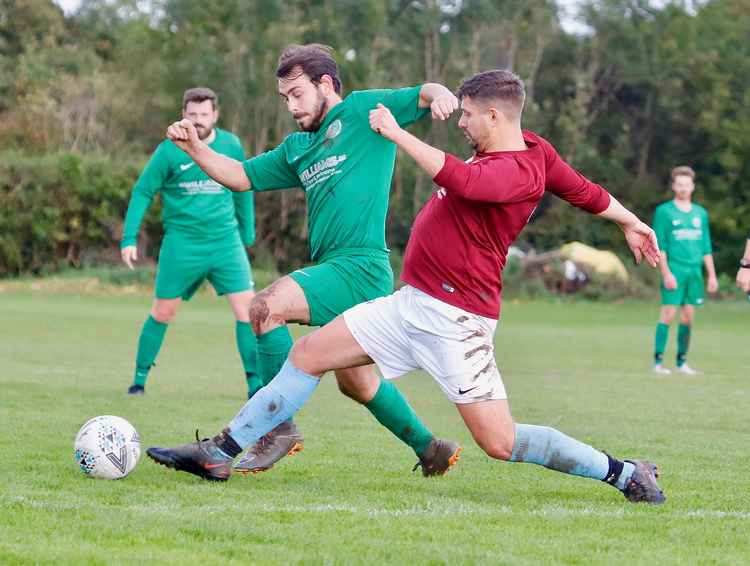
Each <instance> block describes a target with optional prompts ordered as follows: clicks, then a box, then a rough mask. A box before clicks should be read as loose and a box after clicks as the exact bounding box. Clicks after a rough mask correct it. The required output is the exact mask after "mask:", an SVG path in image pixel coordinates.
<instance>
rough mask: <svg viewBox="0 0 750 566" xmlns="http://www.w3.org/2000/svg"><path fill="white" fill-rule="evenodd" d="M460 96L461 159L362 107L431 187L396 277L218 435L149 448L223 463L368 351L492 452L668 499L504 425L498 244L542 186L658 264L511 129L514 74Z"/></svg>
mask: <svg viewBox="0 0 750 566" xmlns="http://www.w3.org/2000/svg"><path fill="white" fill-rule="evenodd" d="M458 96H459V98H460V99H461V108H462V111H463V113H462V115H461V119H460V120H459V123H458V125H459V127H460V128H461V129H462V130H463V131H464V134H465V135H466V138H467V139H468V140H469V142H470V143H471V145H472V146H473V147H474V151H475V153H474V155H473V156H472V158H471V159H470V160H469V161H468V162H464V161H461V160H459V159H457V158H456V157H454V156H452V155H450V154H447V153H444V152H443V151H441V150H439V149H436V148H433V147H431V146H430V145H428V144H426V143H424V142H423V141H421V140H419V139H418V138H416V137H414V136H412V135H411V134H409V133H408V132H406V131H405V130H403V129H402V128H401V127H400V126H399V125H398V124H397V123H396V121H395V120H394V118H393V116H392V115H391V113H390V111H389V110H388V109H387V108H386V107H384V106H382V105H380V104H379V105H378V107H377V108H376V109H373V110H372V111H371V113H370V125H371V127H372V128H373V129H374V130H375V131H377V132H378V133H379V134H381V135H382V136H384V137H386V138H388V139H389V140H391V141H393V142H394V143H396V144H397V145H398V146H399V147H400V148H401V149H402V150H404V151H405V152H406V153H407V154H409V155H410V156H411V157H412V158H413V159H414V160H415V161H416V162H417V163H418V165H419V166H420V167H421V168H422V169H424V170H425V171H426V172H427V173H428V174H429V175H430V176H431V177H432V178H433V179H434V181H435V184H436V185H437V190H436V191H435V192H434V193H433V195H432V197H431V198H430V200H429V201H428V202H427V204H426V205H425V206H424V208H423V209H422V210H421V211H420V213H419V215H418V216H417V218H416V220H415V222H414V226H413V228H412V233H411V237H410V239H409V244H408V247H407V250H406V257H405V258H404V270H403V274H402V280H403V282H404V283H405V286H404V287H402V288H401V289H400V290H398V291H396V292H395V293H393V294H392V295H389V296H387V297H382V298H379V299H376V300H374V301H370V302H367V303H363V304H360V305H357V306H355V307H353V308H351V309H349V310H347V311H346V312H345V313H344V314H343V315H341V316H339V317H338V318H336V319H335V320H334V321H332V322H331V323H329V324H327V325H326V326H324V327H323V328H320V329H318V330H316V331H315V332H313V333H311V334H308V335H307V336H305V337H303V338H301V339H300V340H298V341H297V342H296V343H295V345H294V347H293V349H292V351H291V353H290V355H289V358H288V360H287V362H286V364H285V366H284V367H283V368H282V370H281V372H280V373H279V374H278V375H277V376H276V377H275V378H274V380H273V381H272V382H271V383H269V385H268V386H266V387H265V388H264V389H262V390H261V391H260V392H259V393H257V394H256V396H255V397H254V398H253V399H251V400H250V401H248V403H247V404H246V405H245V407H243V409H242V410H241V411H240V413H239V414H238V415H237V416H236V417H235V419H234V420H233V421H232V423H230V425H229V427H228V428H227V429H225V430H224V431H223V432H222V433H221V434H219V435H218V436H216V437H214V438H213V439H210V440H204V441H201V442H198V443H193V444H188V445H184V446H181V447H178V448H174V449H164V448H152V449H149V455H150V456H151V457H152V458H154V459H156V460H157V461H159V462H161V463H164V464H167V465H170V466H171V467H176V468H177V469H182V470H185V471H189V472H191V473H196V474H198V475H203V474H202V473H201V469H203V470H207V469H209V468H211V469H214V468H216V467H219V466H222V465H223V464H222V462H228V463H227V464H225V465H226V466H227V469H229V468H228V466H229V465H230V463H231V460H232V458H233V457H234V456H236V455H237V454H238V453H239V451H240V450H241V449H242V448H243V447H242V446H239V445H238V444H237V442H236V441H235V439H234V438H233V436H232V433H233V431H237V430H238V429H240V428H242V436H243V437H245V436H246V435H247V434H248V432H250V431H252V433H253V434H255V435H262V434H264V433H265V431H266V430H269V429H270V428H272V427H273V426H276V424H278V423H279V422H282V421H283V420H285V419H287V418H288V417H289V416H290V415H291V414H293V413H294V412H296V411H297V410H299V408H300V407H301V406H302V405H303V404H304V403H305V402H306V401H307V399H308V398H309V397H310V395H312V393H313V391H314V390H315V387H316V386H317V384H318V381H319V379H320V377H321V376H322V375H323V374H324V373H325V372H326V371H329V370H335V369H339V368H347V367H355V366H359V365H365V364H370V363H372V362H375V363H376V364H377V365H378V367H379V368H380V370H381V371H382V373H383V375H384V377H385V378H387V379H393V378H396V377H399V376H401V375H403V374H405V373H407V372H409V371H411V370H415V369H419V368H421V369H424V370H426V371H427V372H429V373H430V374H431V375H432V376H433V377H434V378H435V380H436V381H437V382H438V384H439V385H440V387H441V388H442V390H443V392H444V393H445V394H446V396H447V397H448V398H449V399H450V400H451V401H452V402H453V403H455V404H456V407H457V408H458V411H459V413H460V414H461V416H462V417H463V419H464V422H465V423H466V425H467V427H468V428H469V430H470V431H471V433H472V435H473V437H474V440H475V441H476V442H477V444H478V445H479V446H480V447H481V448H482V449H483V450H484V451H485V452H486V453H487V454H488V455H489V456H491V457H493V458H497V459H499V460H508V461H511V462H528V463H534V464H539V465H542V466H545V467H547V468H550V469H553V470H557V471H560V472H564V473H568V474H573V475H578V476H584V477H589V478H593V479H599V480H602V481H604V482H606V483H609V484H611V485H613V486H615V487H617V488H618V489H619V490H620V491H622V493H623V494H624V495H625V497H626V498H627V499H628V500H630V501H633V502H640V501H645V502H649V503H662V502H664V500H665V497H664V494H663V492H662V491H661V489H660V488H659V486H658V484H657V482H656V479H657V477H658V474H657V468H656V466H655V465H653V464H651V463H650V462H647V461H643V460H632V461H631V460H625V461H621V460H617V459H615V458H613V457H612V456H610V455H608V454H606V453H604V452H601V451H599V450H596V449H594V448H593V447H591V446H589V445H587V444H584V443H582V442H579V441H577V440H575V439H573V438H570V437H569V436H566V435H565V434H563V433H561V432H559V431H557V430H555V429H552V428H549V427H545V426H535V425H525V424H516V423H514V422H513V417H512V416H511V413H510V407H509V405H508V401H507V396H506V393H505V387H504V386H503V382H502V379H501V377H500V372H499V371H498V369H497V366H496V364H495V358H494V352H493V334H494V331H495V327H496V325H497V320H498V317H499V314H500V294H501V288H502V279H501V272H502V269H503V266H504V265H505V260H506V255H507V251H508V247H509V246H510V244H511V243H512V242H513V240H514V239H515V238H516V236H517V235H518V233H519V232H520V231H521V230H522V229H523V227H524V226H525V225H526V223H527V222H528V219H529V216H530V215H531V213H532V212H533V211H534V208H535V207H536V206H537V204H538V203H539V200H540V199H541V198H542V195H543V194H544V191H545V190H549V191H550V192H552V193H554V194H555V195H557V196H558V197H560V198H562V199H564V200H566V201H568V202H570V203H571V204H573V205H574V206H577V207H579V208H582V209H584V210H586V211H587V212H590V213H593V214H597V215H599V216H601V217H603V218H605V219H608V220H612V221H614V222H616V223H617V224H618V225H619V226H620V227H621V228H622V230H623V233H624V235H625V239H626V241H627V243H628V245H629V246H630V248H631V250H632V251H633V254H634V255H635V258H636V261H640V260H641V258H643V257H645V258H646V259H647V261H648V262H649V263H650V264H651V265H652V266H655V265H656V264H657V262H658V258H659V250H658V246H657V243H656V237H655V235H654V232H653V230H651V228H649V227H648V226H647V225H646V224H644V223H643V222H641V221H640V220H639V219H638V218H637V217H636V216H635V215H634V214H633V213H632V212H630V211H628V210H627V209H625V208H624V207H623V206H622V205H621V204H620V203H619V202H617V200H615V199H614V198H613V197H612V196H611V195H610V194H609V193H608V192H607V191H605V190H604V189H603V188H602V187H600V186H599V185H597V184H595V183H593V182H591V181H589V180H588V179H586V178H585V177H584V176H583V175H581V174H580V173H578V172H576V171H575V170H573V169H572V168H571V167H570V166H569V165H568V164H567V163H565V161H563V160H562V159H561V158H560V156H559V155H558V154H557V152H556V151H555V149H554V148H553V147H552V145H551V144H550V143H549V142H548V141H547V140H545V139H544V138H542V137H540V136H538V135H536V134H534V133H532V132H529V131H526V130H522V129H521V113H522V109H523V102H524V97H525V93H524V87H523V82H522V81H521V80H520V79H519V78H518V77H517V76H516V75H514V74H513V73H511V72H509V71H487V72H484V73H480V74H478V75H475V76H474V77H472V78H470V79H468V80H467V81H465V82H464V83H463V84H462V85H461V87H460V88H459V91H458ZM237 436H240V435H239V434H238V435H237ZM152 451H153V453H152ZM196 470H197V471H196Z"/></svg>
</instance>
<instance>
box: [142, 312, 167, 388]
mask: <svg viewBox="0 0 750 566" xmlns="http://www.w3.org/2000/svg"><path fill="white" fill-rule="evenodd" d="M167 326H168V325H167V324H165V323H163V322H159V321H158V320H156V319H155V318H154V317H152V316H151V315H149V317H148V318H147V319H146V322H145V323H144V324H143V328H142V329H141V335H140V337H139V338H138V353H137V354H136V356H135V376H134V377H133V385H140V386H141V387H143V386H145V385H146V380H147V379H148V372H149V370H150V369H151V366H153V365H154V361H155V360H156V356H157V355H158V354H159V350H160V349H161V343H162V342H163V341H164V334H165V333H166V332H167Z"/></svg>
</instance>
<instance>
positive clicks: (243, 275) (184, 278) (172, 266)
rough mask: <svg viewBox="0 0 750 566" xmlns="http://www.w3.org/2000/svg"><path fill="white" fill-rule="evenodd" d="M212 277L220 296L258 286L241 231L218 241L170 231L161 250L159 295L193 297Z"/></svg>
mask: <svg viewBox="0 0 750 566" xmlns="http://www.w3.org/2000/svg"><path fill="white" fill-rule="evenodd" d="M206 279H208V281H209V282H210V283H211V285H212V286H213V288H214V289H216V292H217V293H218V294H219V295H226V294H229V293H239V292H241V291H251V290H252V289H253V288H254V283H253V275H252V271H251V269H250V262H249V261H248V259H247V252H246V251H245V246H243V245H242V240H241V239H240V235H239V233H238V232H236V231H235V232H233V233H231V234H229V235H227V236H226V237H223V238H218V239H216V240H195V239H190V238H189V237H188V236H186V235H184V234H169V233H168V234H166V235H165V236H164V240H163V241H162V244H161V250H160V251H159V265H158V267H157V270H156V293H155V294H156V297H157V298H158V299H176V298H178V297H179V298H181V299H184V300H186V301H187V300H190V298H191V297H192V296H193V295H194V294H195V292H196V291H197V290H198V289H199V288H200V286H201V285H202V284H203V281H204V280H206Z"/></svg>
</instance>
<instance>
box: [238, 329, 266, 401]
mask: <svg viewBox="0 0 750 566" xmlns="http://www.w3.org/2000/svg"><path fill="white" fill-rule="evenodd" d="M234 336H235V338H236V339H237V351H238V352H239V353H240V358H242V367H244V368H245V381H247V398H248V399H249V398H250V397H252V396H253V395H255V393H256V392H257V391H258V389H260V388H261V387H263V382H262V381H261V380H260V376H259V375H258V342H257V340H256V339H255V334H253V329H252V327H251V326H250V323H249V322H241V321H239V320H238V321H236V324H235V326H234Z"/></svg>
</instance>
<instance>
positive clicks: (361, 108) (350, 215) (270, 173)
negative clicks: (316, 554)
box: [167, 44, 460, 475]
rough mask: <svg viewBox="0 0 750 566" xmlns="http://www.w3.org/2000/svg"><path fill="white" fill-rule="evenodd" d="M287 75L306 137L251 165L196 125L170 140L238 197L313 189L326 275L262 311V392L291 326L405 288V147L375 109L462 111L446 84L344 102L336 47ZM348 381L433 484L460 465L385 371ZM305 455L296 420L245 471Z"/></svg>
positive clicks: (299, 284)
mask: <svg viewBox="0 0 750 566" xmlns="http://www.w3.org/2000/svg"><path fill="white" fill-rule="evenodd" d="M276 77H277V78H278V80H279V82H278V84H279V94H280V95H281V97H282V98H283V100H284V101H285V102H286V105H287V108H288V110H289V112H291V114H292V116H293V117H294V119H295V121H296V122H297V125H298V126H299V128H300V130H302V131H300V132H297V133H293V134H291V135H289V136H287V137H286V138H285V139H284V141H283V142H282V143H281V145H279V146H278V147H277V148H275V149H273V150H271V151H268V152H266V153H264V154H262V155H259V156H257V157H254V158H252V159H249V160H247V161H245V162H241V161H238V160H235V159H231V158H229V157H225V156H222V155H220V154H218V153H216V152H214V151H212V150H211V148H209V147H208V146H207V145H206V144H205V143H202V142H201V140H200V139H199V136H197V135H196V132H195V129H194V128H193V127H192V124H191V123H190V122H189V121H185V120H183V121H181V122H176V123H174V124H172V125H171V126H170V127H169V129H168V130H167V137H168V138H169V139H171V140H172V141H174V142H175V143H176V144H177V145H178V146H179V147H180V148H182V149H184V150H185V151H186V152H187V153H188V154H189V155H190V157H192V158H193V159H194V160H195V162H196V163H197V164H198V165H199V166H200V167H202V168H203V169H204V170H205V171H206V173H208V174H209V175H210V176H211V177H213V178H214V179H216V181H217V182H219V183H221V184H222V185H224V186H226V187H229V188H231V189H233V190H238V191H247V190H249V189H253V190H256V191H266V190H274V189H283V188H288V187H302V189H303V190H304V191H305V197H306V199H307V219H308V226H309V240H310V257H311V259H312V260H313V261H314V262H315V265H313V266H311V267H305V268H302V269H299V270H297V271H295V272H293V273H291V274H290V275H288V276H286V277H282V278H281V279H279V280H278V281H276V282H275V283H273V284H272V285H271V286H270V287H268V288H267V289H264V290H262V291H261V292H260V293H258V295H257V296H256V297H255V298H254V299H253V301H252V303H251V305H250V321H251V323H252V325H253V329H254V331H255V333H256V335H257V336H258V368H259V374H260V379H259V380H258V383H257V389H260V388H261V387H262V386H263V385H265V384H267V383H268V382H270V381H271V379H273V377H274V376H275V375H276V374H277V373H278V371H279V369H280V368H281V366H282V365H283V363H284V362H285V361H286V357H287V355H288V353H289V350H290V349H291V346H292V339H291V336H290V334H289V330H288V329H287V326H286V325H287V322H299V323H303V324H309V325H312V326H321V325H324V324H326V323H328V322H330V321H331V320H333V319H334V318H335V317H336V316H337V315H339V314H341V313H342V312H344V311H345V310H347V309H348V308H350V307H352V306H354V305H356V304H359V303H362V302H365V301H369V300H373V299H376V298H378V297H382V296H385V295H388V294H390V293H391V292H392V290H393V273H392V271H391V267H390V263H389V260H388V248H387V247H386V244H385V218H386V213H387V209H388V195H389V192H390V185H391V178H392V176H393V166H394V160H395V157H396V146H395V144H393V143H392V142H390V141H388V140H386V139H385V138H383V137H382V136H379V135H378V134H377V133H375V132H373V131H372V130H371V128H370V126H369V112H370V110H372V109H373V108H375V106H376V105H377V104H378V103H382V104H384V105H386V106H388V107H389V108H390V109H391V111H392V112H393V115H394V116H395V117H396V120H397V121H398V123H399V124H400V125H402V126H407V125H409V124H411V123H413V122H415V121H417V120H419V119H420V118H422V117H423V116H426V115H427V114H428V113H430V111H432V116H433V118H437V119H441V120H444V119H446V118H448V117H449V116H450V114H451V113H452V112H453V111H454V110H455V109H456V108H457V107H458V100H457V99H456V97H455V96H454V95H453V94H452V93H451V92H450V91H449V90H448V89H447V88H445V87H444V86H442V85H438V84H434V83H428V84H424V85H421V86H416V87H412V88H403V89H396V90H391V89H384V90H365V91H355V92H352V93H350V94H349V95H348V96H346V97H345V98H342V96H341V82H340V80H339V77H338V68H337V65H336V61H335V60H334V59H333V57H332V56H331V52H330V48H328V47H326V46H322V45H317V44H311V45H291V46H289V47H288V48H287V49H286V50H285V51H284V52H283V53H282V55H281V57H280V59H279V65H278V68H277V70H276ZM336 378H337V380H338V383H339V388H340V389H341V391H342V392H343V393H344V394H346V395H348V396H349V397H351V398H352V399H354V400H356V401H359V402H360V403H362V404H363V405H364V406H365V407H367V409H368V410H369V411H370V412H371V413H372V414H373V415H374V416H375V418H376V419H377V420H378V421H379V422H380V423H381V424H383V425H384V426H386V427H387V428H388V429H389V430H390V431H391V432H393V434H395V435H396V436H397V437H398V438H400V439H401V440H402V441H403V442H405V443H406V444H408V445H409V446H410V447H411V448H412V449H413V450H414V452H415V453H416V454H417V456H418V457H419V462H418V464H421V466H422V472H423V473H424V474H425V475H437V474H443V473H445V472H446V471H447V470H448V468H449V467H450V466H451V465H452V464H453V463H454V462H455V461H456V459H457V458H458V454H459V452H460V448H459V447H458V445H456V444H455V443H453V442H447V441H443V440H440V439H437V438H435V437H434V436H433V434H432V433H431V432H430V431H429V430H428V429H427V428H426V427H425V426H424V424H422V423H421V422H420V420H419V419H418V418H417V416H416V414H415V413H414V411H413V410H412V409H411V407H410V406H409V404H408V403H407V402H406V399H404V397H403V396H402V395H401V393H400V392H399V391H398V389H397V388H396V387H395V386H394V385H393V384H392V383H390V382H389V381H386V380H383V379H381V378H380V377H378V376H377V374H376V373H375V370H374V366H372V365H370V366H366V367H361V368H354V369H345V370H338V371H336ZM301 447H302V436H301V434H300V433H299V432H298V431H297V428H296V425H295V424H294V423H293V422H292V421H291V420H289V421H286V422H284V423H282V424H281V425H279V426H278V427H277V428H276V429H274V430H273V431H271V432H270V433H268V434H267V435H265V436H264V437H262V438H261V439H260V440H259V441H258V442H257V443H256V444H255V445H254V446H252V447H250V448H249V450H248V452H247V454H246V455H245V457H244V458H242V459H241V460H240V461H239V462H238V463H237V464H236V466H235V468H236V469H238V470H239V471H241V472H253V473H254V472H259V471H263V470H267V469H269V468H271V466H273V465H274V463H275V462H277V461H278V460H279V459H281V458H283V457H284V456H285V455H287V454H290V453H294V452H296V451H298V450H300V449H301Z"/></svg>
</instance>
